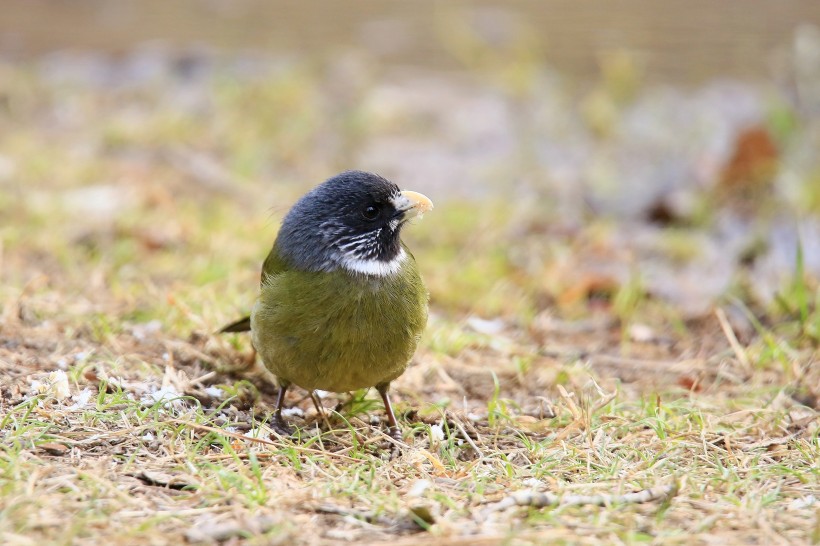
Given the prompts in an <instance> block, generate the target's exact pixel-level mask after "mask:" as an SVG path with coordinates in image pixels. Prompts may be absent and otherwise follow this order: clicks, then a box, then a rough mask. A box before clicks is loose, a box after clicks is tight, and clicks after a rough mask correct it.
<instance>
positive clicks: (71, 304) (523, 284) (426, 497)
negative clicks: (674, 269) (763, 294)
mask: <svg viewBox="0 0 820 546" xmlns="http://www.w3.org/2000/svg"><path fill="white" fill-rule="evenodd" d="M3 70H5V71H6V73H7V75H11V76H12V77H10V78H9V80H8V81H9V82H10V87H9V90H8V91H7V93H8V97H7V98H8V100H7V104H8V105H10V106H9V108H8V110H7V112H6V113H5V114H3V115H4V116H5V117H3V118H2V137H0V155H1V156H2V157H3V158H6V159H7V160H10V159H12V158H13V169H12V171H13V172H12V173H11V174H8V173H6V175H4V178H3V179H2V180H0V184H2V185H0V188H2V190H3V192H2V193H0V215H2V218H3V222H2V224H0V279H2V285H0V305H2V319H0V438H2V442H0V542H2V543H3V544H10V545H11V544H21V545H22V544H38V543H59V544H133V543H140V544H166V543H172V542H176V543H179V542H181V541H185V540H187V541H191V542H197V541H202V542H214V541H222V542H226V543H229V544H237V543H243V544H244V543H248V544H254V543H260V544H270V543H282V544H292V543H297V544H327V543H332V542H334V541H339V540H347V541H353V540H355V541H357V542H359V543H367V544H378V543H388V542H390V543H393V544H415V543H419V542H424V543H428V544H431V543H432V544H495V543H507V544H529V543H539V544H543V543H555V544H564V543H566V544H617V543H639V542H641V543H658V544H660V543H663V544H676V543H679V544H693V543H703V544H712V543H720V544H728V543H756V544H811V543H817V542H818V541H820V515H819V514H820V512H818V506H819V505H818V504H817V499H818V497H820V466H818V461H819V460H820V419H818V412H817V407H818V403H817V396H818V394H820V393H818V387H817V386H818V385H820V370H818V366H817V335H818V329H817V326H818V324H819V323H820V311H818V309H817V299H816V296H814V297H812V294H816V284H812V283H814V282H816V281H815V280H812V277H811V275H809V274H808V273H807V274H806V275H805V278H803V277H800V278H797V280H795V281H794V282H792V283H791V284H790V285H789V286H788V287H786V288H784V290H783V291H781V300H782V308H781V309H780V310H779V311H778V310H776V308H775V307H764V306H761V305H760V304H759V303H758V302H756V301H754V300H753V299H752V298H747V297H745V295H746V293H745V292H744V291H743V290H742V287H741V288H738V289H737V290H736V291H735V293H737V294H739V295H741V296H744V297H743V298H742V299H741V300H734V301H730V300H726V299H723V300H720V302H719V303H720V306H721V308H722V309H725V311H721V312H718V313H714V312H708V313H706V314H701V315H699V316H698V317H693V316H689V315H684V314H682V313H681V312H679V310H678V309H677V308H675V306H674V305H670V304H668V303H664V302H663V301H662V300H660V299H659V298H656V297H650V296H649V295H648V294H647V289H646V287H645V286H643V285H642V284H641V282H640V279H634V278H630V279H627V280H626V281H624V280H623V278H621V279H620V280H619V279H618V278H617V277H612V276H609V275H606V276H599V277H594V276H593V277H588V278H587V277H585V278H584V279H579V278H578V276H577V275H576V272H575V271H574V268H575V267H576V265H577V264H578V263H580V262H582V261H583V258H580V257H576V258H573V259H574V260H576V261H571V260H570V259H569V258H568V256H581V257H583V256H590V255H594V256H597V258H599V259H600V258H601V256H603V258H602V259H603V260H608V259H609V258H610V257H612V259H615V257H614V256H615V254H617V253H614V254H613V255H612V256H610V255H608V254H607V252H608V251H609V249H610V247H609V246H608V245H609V243H610V242H612V240H613V237H612V236H611V235H609V233H610V231H611V230H615V231H617V230H618V229H620V228H619V227H618V226H617V225H614V226H613V225H612V224H611V223H609V222H607V221H604V220H596V219H591V220H590V223H589V225H588V226H585V227H584V228H582V229H580V230H579V231H574V232H572V233H570V234H569V235H564V236H563V238H562V237H561V236H560V235H557V234H556V233H553V232H551V231H550V230H549V228H544V227H543V223H544V222H545V220H544V217H543V216H542V215H538V214H534V213H533V212H532V211H528V210H527V209H526V207H521V208H516V205H515V204H511V203H509V202H505V203H498V202H495V201H492V200H489V201H487V202H484V201H480V200H476V201H474V202H468V203H467V204H465V203H463V202H462V203H459V202H458V199H455V198H451V199H450V200H448V199H446V198H443V199H442V200H441V203H437V204H438V205H439V206H438V207H437V209H436V211H435V213H434V214H431V215H430V216H429V217H428V218H425V220H424V222H422V223H421V224H419V225H418V226H413V227H412V228H411V230H410V232H409V233H408V237H409V239H410V244H411V246H412V248H413V249H414V251H415V253H416V256H417V258H418V261H419V262H420V264H421V268H422V271H423V272H424V273H425V276H426V278H427V280H428V284H429V286H430V289H431V293H432V299H433V311H434V316H433V317H432V320H431V323H430V326H429V329H428V333H427V336H426V337H425V339H424V341H423V344H422V347H421V348H420V350H419V352H418V354H417V355H416V358H415V361H414V364H413V366H412V368H411V369H410V370H409V371H408V372H407V373H406V374H405V375H404V376H403V377H402V378H400V380H398V381H397V382H396V384H395V390H396V393H397V394H396V397H397V400H398V402H399V403H398V409H399V411H400V413H401V414H402V419H401V421H402V424H403V428H404V440H405V442H404V443H405V445H404V446H402V449H401V450H400V451H398V452H397V451H396V450H394V449H392V447H391V444H390V443H389V441H388V439H387V437H386V435H385V434H383V431H384V424H383V423H379V422H378V419H379V417H380V416H381V408H380V405H379V403H378V402H376V401H375V400H374V399H373V397H372V395H368V394H366V393H356V394H355V395H354V396H353V397H352V398H348V397H347V396H339V397H336V396H329V397H328V398H326V399H324V402H323V403H324V405H325V407H327V408H334V407H336V405H337V403H344V405H343V406H342V407H341V408H340V410H339V411H338V412H330V417H329V420H330V425H331V428H330V429H329V430H328V429H327V427H326V425H325V424H324V423H323V422H322V421H321V420H320V419H318V418H317V415H316V412H315V410H314V409H313V408H312V404H311V402H310V400H309V399H306V398H305V395H304V393H300V392H298V391H297V392H294V393H291V398H289V402H290V403H291V404H292V405H294V407H297V408H300V409H301V410H302V415H301V416H300V415H296V416H294V417H292V420H293V421H294V423H295V424H297V425H298V426H299V433H298V437H296V438H280V437H278V436H277V435H276V434H272V433H271V431H270V430H269V429H268V428H267V427H266V425H265V422H266V419H267V417H269V415H270V412H271V404H272V396H271V392H272V391H271V386H270V383H269V382H268V381H267V379H266V378H265V377H264V375H262V374H261V373H259V371H258V370H256V369H255V368H254V367H253V365H252V364H251V363H250V359H249V354H250V347H249V342H248V340H247V338H245V337H243V336H227V337H216V336H213V335H212V334H211V332H213V331H214V330H215V329H216V328H218V327H219V326H220V325H222V324H224V323H225V322H227V321H228V320H230V319H232V318H235V315H236V314H237V313H241V312H242V311H244V310H246V309H247V308H248V306H249V304H250V302H251V301H252V298H253V296H254V290H255V286H256V283H257V280H258V264H259V263H260V261H261V259H262V257H263V256H264V254H265V251H266V250H267V247H268V245H269V244H270V241H271V240H272V237H273V234H274V231H275V227H274V226H275V225H276V222H277V221H278V219H279V217H280V216H281V214H282V213H283V212H284V210H285V209H286V208H287V204H288V203H291V202H292V201H293V199H294V198H295V197H296V196H297V195H299V194H300V193H301V192H302V191H303V190H304V189H305V187H306V186H307V185H310V184H311V183H312V182H313V181H315V180H318V179H320V178H321V176H322V174H326V173H327V172H333V170H336V167H338V166H339V165H340V164H342V163H343V158H344V156H345V153H347V152H343V151H341V150H337V151H338V153H339V155H338V156H335V157H333V156H329V155H327V154H328V152H326V151H317V152H311V153H310V154H308V155H305V156H302V155H299V154H300V150H315V149H320V150H327V149H328V148H327V147H326V148H321V147H318V148H317V147H316V145H317V143H321V142H322V139H323V138H329V136H328V134H327V133H326V129H321V130H320V129H319V127H320V126H321V123H320V122H319V121H317V120H315V119H314V118H313V117H312V116H314V115H315V114H314V112H313V109H312V108H311V106H312V105H313V103H312V102H311V101H312V100H314V99H315V97H313V98H311V95H310V93H309V92H308V90H309V89H310V88H311V83H312V82H315V78H317V77H318V76H316V75H315V74H311V73H310V71H308V70H306V69H305V70H303V69H301V68H291V69H289V70H290V71H289V72H287V73H286V75H285V76H281V75H279V76H276V75H274V76H271V77H270V78H269V79H263V80H262V81H261V82H257V83H255V84H249V85H248V87H247V88H242V89H238V88H236V87H235V86H232V85H230V84H225V85H223V86H221V87H220V86H219V85H217V84H213V85H214V89H213V90H212V92H213V94H212V95H208V96H209V97H211V99H212V101H213V102H212V103H209V104H207V105H205V106H203V105H201V104H194V105H192V106H191V105H189V106H190V107H191V108H194V109H195V107H202V108H205V111H206V113H208V114H210V115H205V116H201V117H198V116H199V114H197V115H194V114H191V113H190V112H186V111H179V108H180V106H179V104H176V103H174V102H173V101H171V102H170V103H169V102H165V99H163V98H162V97H166V96H168V95H173V92H174V91H180V89H181V88H183V87H184V86H182V87H180V88H175V87H173V86H171V89H170V90H169V89H168V88H167V87H163V86H162V85H158V87H157V88H153V87H151V86H146V87H145V88H142V87H140V88H138V89H128V88H126V89H122V90H119V91H117V92H114V93H112V92H111V91H110V90H108V91H105V90H100V89H96V88H94V87H93V86H91V87H84V86H75V85H70V84H60V83H59V82H57V83H55V82H53V81H49V80H41V79H40V78H39V77H38V76H35V75H32V74H30V73H28V72H27V71H26V70H24V69H23V68H18V67H10V66H4V67H3ZM300 78H301V79H300ZM166 83H167V82H166ZM173 96H175V97H176V99H175V100H180V101H182V102H183V103H184V101H185V100H186V99H185V97H180V96H176V95H173ZM250 99H255V100H257V101H258V102H257V103H256V107H258V108H263V109H264V111H263V112H262V113H261V114H260V113H258V112H256V113H255V112H249V111H245V110H247V109H249V108H250V106H248V104H249V100H250ZM320 102H321V101H320ZM186 104H187V103H186ZM62 108H64V109H62ZM135 112H136V114H135ZM61 116H62V117H61ZM270 119H286V120H287V124H286V126H282V127H280V126H267V125H265V123H266V122H265V121H264V120H270ZM337 121H338V120H337ZM339 123H340V124H341V125H338V126H335V130H336V131H337V133H333V135H336V136H338V135H342V136H343V137H345V138H346V139H347V140H346V141H345V142H354V141H355V140H356V138H357V137H358V138H364V137H363V136H362V134H361V133H360V132H357V131H361V125H360V123H361V122H360V121H359V122H354V121H350V120H348V121H345V122H339ZM345 123H351V124H352V126H347V125H345ZM384 123H386V124H387V125H386V127H387V128H386V129H385V128H384V127H382V129H378V127H379V126H378V125H377V126H376V127H377V128H376V129H372V131H374V132H378V130H384V131H387V132H389V131H391V130H392V129H390V126H389V122H384ZM365 125H367V124H365ZM331 136H332V135H331ZM330 148H332V146H330ZM191 150H194V151H191ZM271 150H273V151H271ZM305 153H307V152H305ZM270 155H273V156H274V157H273V158H271V157H270ZM214 158H217V159H218V161H217V160H215V159H214ZM270 164H275V165H279V166H280V167H279V168H280V170H279V171H277V172H276V173H275V175H276V176H273V175H270V174H268V175H266V174H265V173H266V171H265V168H266V166H268V165H270ZM283 165H284V167H281V166H283ZM500 168H505V166H503V165H502V167H500ZM7 170H8V169H7ZM320 173H322V174H320ZM0 174H2V173H0ZM271 178H276V179H277V183H275V184H274V183H266V184H256V183H255V182H254V181H255V180H256V179H261V180H268V179H271ZM296 180H298V181H299V182H298V183H297V182H294V181H296ZM89 185H91V186H92V188H95V190H94V191H96V192H97V193H94V194H90V193H87V192H88V187H89ZM83 192H86V193H83ZM431 193H432V192H431ZM441 193H442V194H445V193H446V191H445V189H443V188H442V189H441ZM456 194H458V193H457V190H456ZM269 204H274V208H273V212H272V217H271V213H270V212H269V210H268V209H267V207H268V206H269ZM548 236H550V237H551V238H550V240H549V241H548V242H547V241H545V237H548ZM553 236H554V237H553ZM675 244H676V245H678V246H677V247H676V249H677V250H676V256H678V258H677V259H681V258H680V255H681V252H679V250H680V249H679V246H680V244H681V242H680V238H678V239H676V241H675ZM602 248H603V250H602ZM683 254H684V255H685V254H686V253H683ZM737 278H738V279H740V281H738V282H739V284H742V282H741V281H742V279H743V278H744V277H743V272H742V271H741V272H739V273H738V277H737ZM565 289H566V291H565ZM565 292H567V293H571V294H572V297H568V298H563V299H562V294H564V293H565ZM749 309H752V311H750V310H749ZM784 309H785V310H784ZM802 310H805V313H803V312H802ZM747 313H748V315H747ZM479 315H480V316H483V317H485V318H486V317H489V318H491V319H492V320H489V321H488V320H480V319H477V316H479ZM57 370H60V371H64V372H65V377H64V378H63V377H62V376H61V375H60V374H59V373H55V372H56V371H57ZM35 382H38V383H35ZM65 388H67V392H65ZM83 393H85V394H83ZM163 393H164V394H165V395H166V397H165V398H163ZM374 419H375V421H374ZM667 485H679V486H680V489H679V491H678V492H677V495H676V496H674V497H672V498H669V499H662V498H655V499H651V502H648V503H644V504H636V503H632V502H626V501H628V500H629V497H624V496H623V495H626V494H628V493H631V492H637V491H642V490H645V489H648V488H653V487H657V486H667ZM521 490H533V491H541V492H549V493H553V494H555V495H558V496H559V497H561V498H564V499H565V500H567V501H569V500H573V499H574V500H575V501H577V500H578V498H579V497H577V495H591V496H596V495H604V496H605V497H597V498H598V499H599V500H600V499H602V498H603V499H604V501H600V502H603V503H604V504H606V506H592V505H588V504H584V503H581V505H577V502H566V503H565V504H559V505H557V506H549V507H544V508H537V507H520V506H516V507H510V508H506V509H498V510H493V509H491V507H493V506H495V507H498V505H497V504H495V503H498V502H499V501H502V500H503V499H505V498H507V497H508V495H510V494H511V493H512V492H515V491H521ZM569 496H573V497H569Z"/></svg>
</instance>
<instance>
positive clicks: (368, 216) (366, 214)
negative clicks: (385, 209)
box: [362, 205, 382, 221]
mask: <svg viewBox="0 0 820 546" xmlns="http://www.w3.org/2000/svg"><path fill="white" fill-rule="evenodd" d="M381 212H382V211H381V209H380V208H379V207H377V206H376V205H368V206H367V207H365V208H364V210H363V211H362V218H364V219H365V220H369V221H372V220H375V219H376V218H378V217H379V214H381Z"/></svg>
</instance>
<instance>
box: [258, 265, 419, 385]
mask: <svg viewBox="0 0 820 546" xmlns="http://www.w3.org/2000/svg"><path fill="white" fill-rule="evenodd" d="M426 322H427V290H426V288H425V287H424V283H423V282H422V280H421V277H420V276H419V274H418V270H417V269H416V265H415V261H414V260H413V258H412V257H410V256H408V258H407V259H406V260H405V262H404V264H403V266H402V268H401V270H400V271H399V272H398V273H396V274H395V275H391V276H388V277H372V276H365V275H355V274H350V273H348V272H346V271H342V270H339V271H335V272H331V273H306V272H296V271H285V272H281V273H277V274H274V275H271V276H270V277H268V278H267V279H266V281H265V283H264V284H263V286H262V292H261V294H260V296H259V299H258V300H257V302H256V305H255V306H254V308H253V312H252V313H251V331H252V334H253V343H254V347H256V350H257V351H258V352H259V354H260V356H261V357H262V361H263V362H264V364H265V366H266V367H267V368H268V369H269V370H270V371H271V372H272V373H273V374H274V375H276V376H277V377H278V378H279V379H280V380H283V381H285V382H287V383H292V384H295V385H297V386H300V387H302V388H305V389H310V390H312V389H322V390H327V391H333V392H344V391H352V390H356V389H361V388H365V387H372V386H374V385H378V384H381V383H387V382H390V381H392V380H393V379H395V378H397V377H398V376H399V375H401V374H402V373H403V372H404V370H405V369H406V368H407V364H408V362H409V361H410V359H411V358H412V356H413V353H414V352H415V350H416V345H417V344H418V340H419V338H420V337H421V334H422V332H423V330H424V327H425V325H426Z"/></svg>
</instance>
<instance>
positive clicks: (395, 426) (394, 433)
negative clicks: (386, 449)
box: [376, 383, 401, 442]
mask: <svg viewBox="0 0 820 546" xmlns="http://www.w3.org/2000/svg"><path fill="white" fill-rule="evenodd" d="M389 388H390V383H382V384H381V385H376V390H377V391H379V394H380V395H381V397H382V402H384V411H385V412H386V413H387V422H388V423H389V424H390V428H388V429H387V433H388V434H389V435H390V437H391V438H393V439H394V440H397V441H399V442H400V441H401V429H400V428H399V423H398V422H397V421H396V414H395V413H393V404H391V403H390V395H389V394H387V390H388V389H389Z"/></svg>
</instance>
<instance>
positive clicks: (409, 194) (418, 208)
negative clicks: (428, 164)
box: [394, 190, 433, 218]
mask: <svg viewBox="0 0 820 546" xmlns="http://www.w3.org/2000/svg"><path fill="white" fill-rule="evenodd" d="M397 201H398V202H397V203H394V205H395V206H396V209H397V210H403V211H406V212H405V216H406V217H407V218H413V217H416V216H421V215H422V214H424V213H425V212H428V211H431V210H433V202H432V201H430V198H429V197H427V196H426V195H422V194H420V193H419V192H415V191H408V190H405V191H403V192H401V197H400V198H399V199H397Z"/></svg>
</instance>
